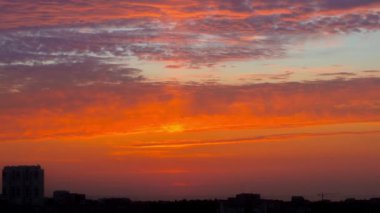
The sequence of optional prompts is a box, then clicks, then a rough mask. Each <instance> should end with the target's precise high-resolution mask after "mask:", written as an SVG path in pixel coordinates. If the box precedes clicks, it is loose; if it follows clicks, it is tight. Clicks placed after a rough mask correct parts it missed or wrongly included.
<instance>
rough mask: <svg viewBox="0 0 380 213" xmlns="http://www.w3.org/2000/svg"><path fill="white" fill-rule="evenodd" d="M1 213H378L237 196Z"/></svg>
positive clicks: (363, 207)
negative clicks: (225, 198) (220, 198)
mask: <svg viewBox="0 0 380 213" xmlns="http://www.w3.org/2000/svg"><path fill="white" fill-rule="evenodd" d="M0 212H1V213H18V212H31V213H34V212H41V213H61V212H62V213H64V212H73V213H82V212H90V213H91V212H93V213H97V212H107V213H108V212H110V213H113V212H116V213H118V212H123V213H124V212H125V213H146V212H165V213H190V212H191V213H203V212H204V213H214V212H215V213H248V212H249V213H251V212H252V213H293V212H294V213H309V212H310V213H315V212H316V213H319V212H321V213H330V212H331V213H336V212H338V213H339V212H344V213H356V212H357V213H367V212H368V213H380V198H374V199H370V200H355V199H347V200H345V201H339V202H331V201H327V200H324V201H318V202H310V201H307V200H304V199H303V198H302V197H294V198H293V199H292V201H279V200H264V199H261V198H260V197H259V196H257V195H254V194H240V195H237V196H236V197H234V198H229V199H227V200H180V201H154V202H153V201H152V202H138V201H131V200H129V199H125V198H109V199H100V200H85V199H84V200H59V201H57V200H54V199H46V200H45V202H44V204H43V205H15V204H11V203H9V202H7V201H6V200H1V201H0Z"/></svg>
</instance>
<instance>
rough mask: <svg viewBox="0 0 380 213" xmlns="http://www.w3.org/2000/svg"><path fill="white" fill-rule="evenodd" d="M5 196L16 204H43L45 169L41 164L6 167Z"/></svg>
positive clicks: (4, 175)
mask: <svg viewBox="0 0 380 213" xmlns="http://www.w3.org/2000/svg"><path fill="white" fill-rule="evenodd" d="M3 196H4V198H5V199H6V200H8V201H9V202H11V203H15V204H20V205H25V204H30V205H41V204H43V201H44V170H43V169H42V168H41V166H39V165H37V166H6V167H4V169H3Z"/></svg>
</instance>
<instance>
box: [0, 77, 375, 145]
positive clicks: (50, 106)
mask: <svg viewBox="0 0 380 213" xmlns="http://www.w3.org/2000/svg"><path fill="white" fill-rule="evenodd" d="M57 73H62V74H60V75H58V76H54V78H53V79H54V80H53V81H52V82H49V79H50V78H49V77H47V79H45V78H37V79H36V78H33V77H31V79H30V81H36V82H35V83H34V84H33V86H32V87H27V86H25V83H24V84H23V83H20V85H24V87H22V86H20V89H19V90H20V91H19V92H16V93H14V92H13V93H12V92H7V93H1V94H0V98H1V100H6V101H3V102H1V103H0V127H1V128H0V133H1V134H0V135H1V139H3V140H17V139H40V138H70V137H92V136H100V135H110V134H111V135H112V134H132V133H150V132H162V130H163V127H166V126H173V125H174V124H175V127H176V128H177V126H178V127H180V130H181V132H186V131H206V130H210V129H230V128H242V127H255V128H268V127H273V128H276V127H287V126H307V125H315V124H330V123H348V122H367V121H378V120H379V119H380V114H379V112H380V110H379V109H380V102H379V101H378V100H380V96H379V93H378V92H377V91H379V90H380V82H379V79H376V78H368V79H351V80H330V81H314V82H305V83H277V84H256V85H241V86H232V85H220V84H195V85H181V84H176V83H154V82H153V83H150V82H145V81H139V80H133V78H132V79H130V78H127V80H125V81H121V82H120V83H105V82H102V81H100V82H98V80H97V81H96V83H95V84H87V85H85V86H83V85H81V84H80V85H78V83H77V81H72V80H71V79H70V77H65V75H64V74H63V72H57ZM127 73H128V72H127ZM101 74H102V75H103V74H104V75H105V77H104V78H101V79H105V80H106V82H108V81H109V79H108V78H111V80H112V75H111V77H110V76H107V75H106V74H105V73H102V72H101ZM66 78H68V79H69V80H67V79H66ZM79 79H80V78H79ZM50 80H51V79H50ZM60 80H62V81H64V82H65V83H60ZM40 81H41V84H40V83H39V82H40ZM45 81H46V82H45ZM38 85H40V88H38ZM53 85H54V86H53ZM48 86H50V88H49V89H44V88H45V87H48ZM23 88H24V89H23ZM25 88H28V89H25ZM14 89H15V88H14ZM16 89H17V88H16ZM327 94H328V95H327ZM177 129H178V128H177Z"/></svg>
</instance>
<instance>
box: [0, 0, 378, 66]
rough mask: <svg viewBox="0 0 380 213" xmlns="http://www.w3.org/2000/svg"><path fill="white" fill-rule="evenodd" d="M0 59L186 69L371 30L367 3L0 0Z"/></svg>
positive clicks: (374, 7)
mask: <svg viewBox="0 0 380 213" xmlns="http://www.w3.org/2000/svg"><path fill="white" fill-rule="evenodd" d="M0 8H2V9H1V15H0V16H1V17H0V18H1V19H2V20H3V21H2V23H1V24H0V29H1V32H0V44H1V47H2V48H1V50H0V58H1V60H0V64H12V63H13V64H14V63H30V62H31V61H34V62H37V63H49V61H50V62H51V61H57V60H60V61H65V62H67V61H70V62H72V63H75V62H81V61H83V60H85V59H88V58H91V59H96V60H98V61H100V62H102V63H110V61H111V62H112V63H125V61H128V60H131V58H133V57H137V58H139V59H142V60H155V61H166V62H168V63H170V64H171V66H178V65H176V64H175V63H178V64H181V65H183V64H186V65H187V66H188V67H191V66H197V65H202V66H204V65H207V64H210V63H211V64H215V63H221V62H224V61H236V60H258V59H263V58H277V57H284V56H286V54H287V52H288V51H289V50H290V48H291V47H292V45H294V44H295V43H297V42H300V41H302V40H305V39H310V38H315V37H318V36H321V35H324V34H332V35H338V34H345V33H351V32H360V31H373V30H378V29H379V27H380V5H379V3H377V2H375V1H359V0H354V1H343V0H341V1H339V3H337V1H327V0H313V1H278V0H270V1H252V0H241V1H232V0H223V1H220V0H218V1H216V0H207V1H200V0H195V1H191V2H188V1H187V2H184V1H182V2H181V1H172V0H161V1H153V0H146V1H123V2H114V1H112V2H111V1H96V2H87V3H77V2H72V1H68V2H62V1H55V2H52V3H46V2H44V1H38V2H37V3H36V2H33V3H31V2H29V1H17V2H14V1H2V2H1V3H0Z"/></svg>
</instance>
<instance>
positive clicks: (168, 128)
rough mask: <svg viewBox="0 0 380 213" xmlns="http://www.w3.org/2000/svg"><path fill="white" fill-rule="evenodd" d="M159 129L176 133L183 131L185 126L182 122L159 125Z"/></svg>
mask: <svg viewBox="0 0 380 213" xmlns="http://www.w3.org/2000/svg"><path fill="white" fill-rule="evenodd" d="M161 131H163V132H168V133H176V132H183V131H185V128H184V126H183V125H182V124H166V125H162V126H161Z"/></svg>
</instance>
